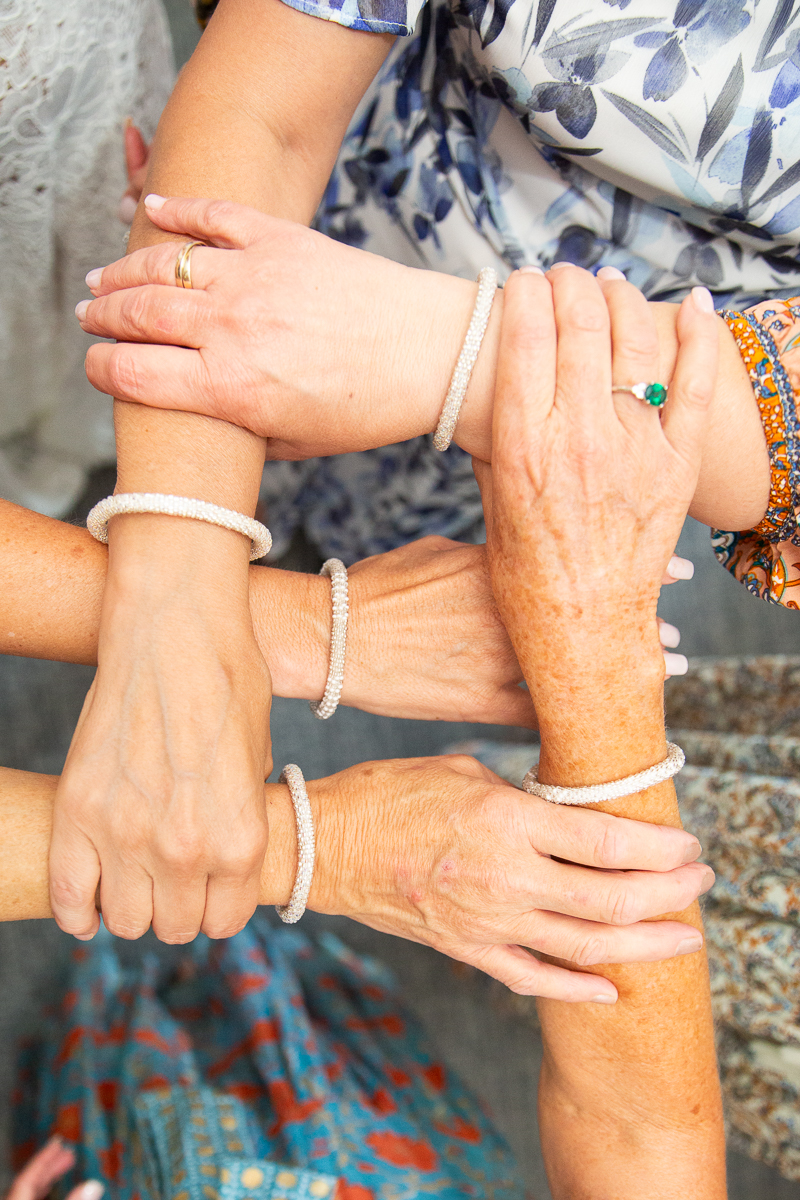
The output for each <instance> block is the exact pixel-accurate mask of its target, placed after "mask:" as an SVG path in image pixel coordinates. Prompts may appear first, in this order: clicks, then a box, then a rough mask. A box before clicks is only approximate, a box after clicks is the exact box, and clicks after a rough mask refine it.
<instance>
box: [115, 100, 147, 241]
mask: <svg viewBox="0 0 800 1200" xmlns="http://www.w3.org/2000/svg"><path fill="white" fill-rule="evenodd" d="M123 138H124V143H125V167H126V169H127V172H128V188H127V190H126V192H125V194H124V195H123V197H122V199H121V200H120V202H119V219H120V221H122V224H123V225H130V223H131V221H132V220H133V218H134V216H135V214H136V208H137V206H138V204H139V200H140V198H141V195H142V188H143V187H144V184H145V180H146V179H147V167H148V164H149V162H150V147H149V146H148V144H147V142H146V141H145V140H144V138H143V137H142V135H141V132H140V131H139V130H138V129H137V128H136V126H135V125H134V123H133V121H131V119H130V117H129V118H128V120H127V121H126V122H125V130H124V133H123Z"/></svg>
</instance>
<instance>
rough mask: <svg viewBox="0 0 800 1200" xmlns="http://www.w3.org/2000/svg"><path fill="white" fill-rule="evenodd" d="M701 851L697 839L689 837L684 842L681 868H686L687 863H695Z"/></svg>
mask: <svg viewBox="0 0 800 1200" xmlns="http://www.w3.org/2000/svg"><path fill="white" fill-rule="evenodd" d="M702 850H703V848H702V846H701V845H700V843H699V842H698V840H697V838H695V837H690V838H689V839H688V840H687V842H686V849H685V850H684V852H683V858H682V859H681V866H682V867H688V865H689V863H693V862H697V860H698V858H699V857H700V855H701V854H702Z"/></svg>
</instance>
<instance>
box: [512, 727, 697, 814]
mask: <svg viewBox="0 0 800 1200" xmlns="http://www.w3.org/2000/svg"><path fill="white" fill-rule="evenodd" d="M685 762H686V756H685V755H684V753H683V751H682V750H681V748H680V746H676V745H675V743H674V742H668V743H667V757H666V758H665V759H663V760H662V762H660V763H656V765H655V766H654V767H648V768H647V770H646V771H637V773H636V774H635V775H628V776H626V778H625V779H615V780H614V781H613V782H612V783H594V784H590V785H589V786H588V787H557V786H556V785H555V784H552V783H539V781H538V772H539V768H538V766H535V767H531V769H530V771H528V774H527V775H526V776H525V778H524V779H523V781H522V787H523V789H524V791H526V792H529V793H530V794H531V795H532V796H541V798H542V799H543V800H549V801H550V803H551V804H600V803H602V802H603V801H604V800H620V799H621V798H622V797H623V796H633V795H634V793H636V792H643V791H644V790H645V788H649V787H654V786H655V785H656V784H657V783H663V782H664V780H666V779H671V778H672V776H673V775H677V774H678V771H680V769H681V767H682V766H683V764H684V763H685Z"/></svg>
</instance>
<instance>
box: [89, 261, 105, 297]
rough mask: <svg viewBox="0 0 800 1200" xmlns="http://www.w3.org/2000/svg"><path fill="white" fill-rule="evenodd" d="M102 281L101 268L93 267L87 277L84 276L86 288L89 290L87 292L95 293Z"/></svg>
mask: <svg viewBox="0 0 800 1200" xmlns="http://www.w3.org/2000/svg"><path fill="white" fill-rule="evenodd" d="M102 279H103V268H102V267H95V268H94V270H93V271H90V272H89V273H88V275H87V276H86V286H87V287H88V288H89V290H90V291H91V292H95V291H97V289H98V288H99V287H100V284H101V282H102Z"/></svg>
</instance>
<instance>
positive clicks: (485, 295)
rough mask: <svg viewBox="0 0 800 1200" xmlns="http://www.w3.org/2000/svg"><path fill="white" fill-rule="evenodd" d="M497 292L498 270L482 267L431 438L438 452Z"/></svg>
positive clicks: (451, 427)
mask: <svg viewBox="0 0 800 1200" xmlns="http://www.w3.org/2000/svg"><path fill="white" fill-rule="evenodd" d="M496 292H497V271H495V270H494V268H493V267H484V268H483V270H482V271H481V272H480V274H479V275H478V294H477V296H476V297H475V307H474V308H473V310H472V319H471V320H470V323H469V328H468V329H467V336H466V337H465V338H464V345H463V346H462V347H461V353H460V354H459V356H458V361H457V362H456V366H455V370H454V371H453V377H452V379H451V380H450V387H449V388H448V390H447V395H446V396H445V400H444V405H443V407H442V412H441V415H440V417H439V424H438V425H437V426H436V432H435V433H434V435H433V444H434V446H435V447H436V449H437V450H446V449H447V447H448V446H449V445H450V443H451V442H452V440H453V434H454V433H455V431H456V422H457V421H458V415H459V413H460V412H461V405H462V404H463V403H464V397H465V396H466V394H467V388H468V387H469V381H470V379H471V377H472V371H473V368H474V366H475V363H476V362H477V361H478V355H479V353H480V349H481V345H482V344H483V337H484V334H485V333H486V327H487V325H488V324H489V317H490V315H491V311H492V304H493V303H494V297H495V293H496Z"/></svg>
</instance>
